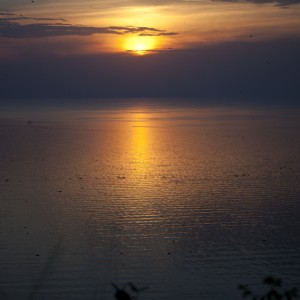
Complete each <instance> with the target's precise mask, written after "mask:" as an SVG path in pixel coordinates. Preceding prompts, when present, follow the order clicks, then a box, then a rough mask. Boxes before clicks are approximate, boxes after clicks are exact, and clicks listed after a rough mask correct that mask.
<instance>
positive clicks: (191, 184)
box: [0, 106, 300, 300]
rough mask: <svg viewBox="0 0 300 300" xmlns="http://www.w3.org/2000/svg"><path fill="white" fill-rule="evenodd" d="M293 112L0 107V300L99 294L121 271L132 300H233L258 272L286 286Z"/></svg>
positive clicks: (292, 257)
mask: <svg viewBox="0 0 300 300" xmlns="http://www.w3.org/2000/svg"><path fill="white" fill-rule="evenodd" d="M298 116H299V113H298V112H297V111H293V112H291V111H287V110H284V111H283V110H276V109H273V110H270V109H238V108H226V109H217V108H214V109H207V108H205V109H204V108H202V109H200V108H199V109H195V108H194V109H187V108H180V109H179V108H176V109H175V108H173V109H171V108H166V107H165V108H158V107H151V106H142V107H129V108H122V109H111V110H108V109H106V110H90V111H89V110H81V111H73V112H72V111H64V112H59V113H55V112H51V113H49V112H48V113H47V114H46V113H43V112H39V113H38V112H28V113H27V114H24V113H23V114H19V115H18V114H15V115H13V114H2V115H1V117H2V119H1V121H0V141H1V147H0V166H1V168H0V191H1V192H0V208H1V210H0V241H1V242H0V298H1V297H2V298H3V299H107V300H109V299H113V293H114V290H113V288H112V286H111V282H114V283H116V284H118V285H120V286H121V285H122V284H124V283H126V282H128V281H131V282H133V283H135V284H136V285H137V286H141V287H142V286H148V287H149V289H148V290H147V291H145V292H143V293H142V294H141V295H140V299H141V300H143V299H145V300H150V299H152V300H153V299H156V300H171V299H172V300H174V299H178V300H179V299H186V300H196V299H199V300H200V299H208V300H215V299H216V300H221V299H241V297H240V292H239V291H238V290H237V285H238V284H239V283H248V284H250V286H251V287H253V288H254V289H258V288H259V285H260V282H261V279H262V278H263V277H264V276H266V275H274V276H277V277H280V278H282V279H283V280H284V281H285V282H286V283H287V287H288V286H298V287H299V286H300V285H299V282H300V260H299V258H300V251H299V250H300V239H299V231H300V218H299V211H300V185H299V183H300V139H299V136H300V120H299V118H298ZM29 119H30V120H32V121H33V122H32V124H31V125H27V120H29ZM2 298H1V299H2Z"/></svg>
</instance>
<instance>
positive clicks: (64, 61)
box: [0, 0, 300, 105]
mask: <svg viewBox="0 0 300 300" xmlns="http://www.w3.org/2000/svg"><path fill="white" fill-rule="evenodd" d="M299 53H300V0H277V1H273V0H245V1H238V0H177V1H176V0H139V1H138V0H107V1H106V0H98V1H97V0H85V1H77V0H51V1H50V0H0V87H1V89H0V103H1V104H2V105H3V104H9V103H23V104H26V103H48V102H49V101H58V102H59V101H61V99H73V100H72V101H75V102H76V103H85V102H95V103H97V102H101V101H102V102H105V101H111V100H107V99H115V98H139V97H140V98H151V99H153V98H154V99H162V98H174V99H175V98H183V99H192V100H191V101H192V102H193V101H194V102H197V103H198V102H199V103H200V104H201V103H213V102H214V101H216V102H220V103H250V104H251V103H255V104H259V103H266V104H267V103H271V104H299V103H300V91H299V90H300V87H299V86H300V85H299V78H300V77H299V70H300V58H299Z"/></svg>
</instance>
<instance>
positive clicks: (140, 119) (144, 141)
mask: <svg viewBox="0 0 300 300" xmlns="http://www.w3.org/2000/svg"><path fill="white" fill-rule="evenodd" d="M134 121H135V123H134V125H133V127H132V135H131V145H130V155H131V157H132V161H133V162H134V165H135V173H137V174H139V175H144V176H145V174H147V171H148V166H149V152H150V149H149V146H150V139H151V132H150V128H149V127H146V121H145V115H144V114H140V113H138V114H136V115H134Z"/></svg>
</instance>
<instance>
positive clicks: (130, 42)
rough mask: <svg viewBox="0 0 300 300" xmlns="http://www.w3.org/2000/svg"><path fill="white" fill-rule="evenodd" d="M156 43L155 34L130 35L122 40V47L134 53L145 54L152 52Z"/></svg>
mask: <svg viewBox="0 0 300 300" xmlns="http://www.w3.org/2000/svg"><path fill="white" fill-rule="evenodd" d="M157 44H158V37H156V36H130V37H126V38H125V39H124V40H123V41H122V49H123V50H125V51H129V52H131V53H132V54H135V55H145V54H149V53H151V52H153V51H154V50H155V49H156V47H157Z"/></svg>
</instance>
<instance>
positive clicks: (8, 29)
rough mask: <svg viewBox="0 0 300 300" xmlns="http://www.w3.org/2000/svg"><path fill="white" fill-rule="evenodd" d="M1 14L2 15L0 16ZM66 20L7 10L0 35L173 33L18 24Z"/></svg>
mask: <svg viewBox="0 0 300 300" xmlns="http://www.w3.org/2000/svg"><path fill="white" fill-rule="evenodd" d="M1 16H2V17H1ZM23 20H32V21H62V22H64V21H66V20H65V19H58V18H31V17H25V16H23V15H16V14H12V13H8V12H1V13H0V37H4V38H16V39H26V38H46V37H58V36H70V35H77V36H91V35H94V34H117V35H124V34H129V33H140V35H142V34H144V35H145V36H146V35H148V36H163V35H165V36H167V35H175V34H177V33H174V32H166V31H165V30H161V29H157V28H153V27H145V26H141V27H136V26H108V27H93V26H78V25H72V24H66V23H49V22H48V23H31V24H20V21H23Z"/></svg>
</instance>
